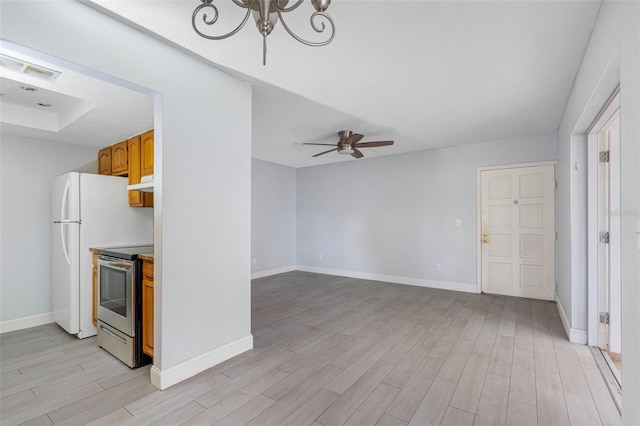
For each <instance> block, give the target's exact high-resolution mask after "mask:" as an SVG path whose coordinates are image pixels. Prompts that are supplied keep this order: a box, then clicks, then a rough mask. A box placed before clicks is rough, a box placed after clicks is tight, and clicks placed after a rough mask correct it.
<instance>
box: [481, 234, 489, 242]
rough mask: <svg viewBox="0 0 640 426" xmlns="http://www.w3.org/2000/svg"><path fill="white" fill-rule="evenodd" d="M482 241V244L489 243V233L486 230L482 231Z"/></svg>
mask: <svg viewBox="0 0 640 426" xmlns="http://www.w3.org/2000/svg"><path fill="white" fill-rule="evenodd" d="M482 243H483V244H489V234H488V233H487V232H484V233H483V234H482Z"/></svg>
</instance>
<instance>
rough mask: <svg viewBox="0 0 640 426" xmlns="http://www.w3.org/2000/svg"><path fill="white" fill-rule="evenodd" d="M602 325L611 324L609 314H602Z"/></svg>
mask: <svg viewBox="0 0 640 426" xmlns="http://www.w3.org/2000/svg"><path fill="white" fill-rule="evenodd" d="M600 324H609V312H600Z"/></svg>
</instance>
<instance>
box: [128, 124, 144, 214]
mask: <svg viewBox="0 0 640 426" xmlns="http://www.w3.org/2000/svg"><path fill="white" fill-rule="evenodd" d="M136 183H140V136H135V137H133V138H131V139H129V185H134V184H136ZM142 203H143V200H142V192H140V191H129V205H130V206H131V207H141V206H142Z"/></svg>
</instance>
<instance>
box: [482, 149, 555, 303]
mask: <svg viewBox="0 0 640 426" xmlns="http://www.w3.org/2000/svg"><path fill="white" fill-rule="evenodd" d="M538 166H553V167H554V179H555V181H556V189H557V188H558V177H557V176H558V170H557V169H558V167H557V162H556V161H555V160H554V161H538V162H534V163H515V164H500V165H496V166H483V167H478V168H477V169H476V293H482V179H481V173H482V172H486V171H491V170H503V169H517V168H525V167H538ZM556 197H557V191H556V192H555V193H554V201H555V204H556V205H557V202H558V200H557V198H556ZM556 211H557V208H556V207H555V206H554V212H553V215H554V217H555V218H556V220H555V221H554V227H555V229H554V231H557V226H558V220H557V217H556ZM554 245H555V246H556V250H555V252H556V255H555V256H554V259H553V265H554V271H553V272H554V275H555V282H556V283H555V284H556V291H557V287H558V265H556V263H557V262H556V260H557V255H558V254H557V253H558V248H557V239H556V241H554Z"/></svg>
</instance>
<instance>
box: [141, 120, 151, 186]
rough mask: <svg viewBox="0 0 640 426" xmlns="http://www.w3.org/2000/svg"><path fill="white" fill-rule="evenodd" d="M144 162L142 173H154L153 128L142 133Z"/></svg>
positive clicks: (144, 174)
mask: <svg viewBox="0 0 640 426" xmlns="http://www.w3.org/2000/svg"><path fill="white" fill-rule="evenodd" d="M141 136H142V149H141V154H142V162H141V169H140V174H141V176H147V175H152V174H153V129H152V130H149V131H148V132H145V133H143V134H142V135H141Z"/></svg>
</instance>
